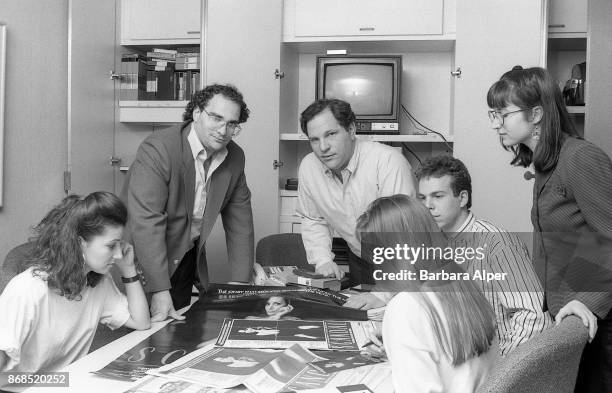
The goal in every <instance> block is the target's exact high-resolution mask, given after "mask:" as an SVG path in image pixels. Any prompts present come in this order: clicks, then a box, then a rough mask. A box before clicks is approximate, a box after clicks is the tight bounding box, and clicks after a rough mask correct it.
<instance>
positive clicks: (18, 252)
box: [0, 242, 35, 294]
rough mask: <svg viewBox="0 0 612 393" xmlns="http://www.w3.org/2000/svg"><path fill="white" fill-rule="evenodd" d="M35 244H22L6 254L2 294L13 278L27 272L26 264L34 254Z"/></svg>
mask: <svg viewBox="0 0 612 393" xmlns="http://www.w3.org/2000/svg"><path fill="white" fill-rule="evenodd" d="M34 244H35V243H34V242H28V243H23V244H20V245H18V246H17V247H15V248H13V249H11V251H9V253H8V254H6V258H4V262H3V263H2V268H1V269H0V294H1V293H2V291H4V287H6V285H7V284H8V282H9V281H11V279H12V278H13V277H15V276H16V275H18V274H19V273H21V272H22V271H24V270H25V268H24V266H25V265H24V262H25V260H26V259H27V258H28V257H29V256H30V254H31V253H32V251H33V249H34Z"/></svg>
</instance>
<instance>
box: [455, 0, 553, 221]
mask: <svg viewBox="0 0 612 393" xmlns="http://www.w3.org/2000/svg"><path fill="white" fill-rule="evenodd" d="M543 1H544V0H514V1H501V0H495V1H491V0H470V1H458V2H457V42H456V47H455V48H456V53H455V62H456V65H457V66H459V67H461V70H462V74H461V77H460V78H456V79H455V110H454V117H455V122H454V131H455V145H454V147H455V149H454V155H455V156H456V157H458V158H459V159H461V160H463V161H464V163H465V165H466V166H467V168H468V170H469V171H470V173H471V176H472V188H473V209H472V210H473V211H474V212H475V214H476V215H477V216H479V217H482V218H483V219H486V220H490V221H491V222H493V223H494V224H497V225H500V226H502V227H505V228H506V229H508V230H512V231H524V232H527V231H531V224H530V211H531V205H532V194H531V191H532V187H533V180H531V181H526V180H525V179H524V178H523V173H524V172H525V169H524V168H517V167H512V166H510V161H511V159H512V154H511V153H510V152H506V151H505V150H504V149H503V148H502V147H501V145H500V143H499V138H498V136H497V134H496V132H495V130H493V129H491V127H490V125H489V121H488V118H487V110H488V107H487V102H486V93H487V91H488V89H489V87H490V86H491V85H492V84H493V83H494V82H495V81H497V80H498V79H499V77H500V76H501V75H502V74H503V73H504V72H506V71H508V70H510V69H511V68H512V67H513V66H515V65H517V64H520V65H522V66H524V67H527V66H539V65H540V64H542V61H543V59H542V56H543V53H544V51H543V48H544V33H545V27H544V26H543V23H542V22H543V20H544V18H543V16H544V14H543V13H544V6H543ZM517 21H520V23H517Z"/></svg>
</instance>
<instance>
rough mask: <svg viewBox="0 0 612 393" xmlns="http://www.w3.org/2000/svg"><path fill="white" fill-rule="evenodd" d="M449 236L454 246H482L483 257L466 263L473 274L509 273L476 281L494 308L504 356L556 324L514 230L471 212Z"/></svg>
mask: <svg viewBox="0 0 612 393" xmlns="http://www.w3.org/2000/svg"><path fill="white" fill-rule="evenodd" d="M449 237H450V243H451V246H452V247H455V248H457V247H473V248H474V249H476V248H477V247H482V248H483V249H484V256H485V257H484V258H482V259H481V260H478V259H476V258H475V259H472V260H470V261H467V262H465V263H464V264H463V267H464V269H465V270H466V271H467V272H468V273H470V276H471V277H473V274H474V272H475V271H477V270H480V271H485V272H488V273H506V274H505V279H503V280H491V281H488V282H487V281H486V280H474V281H473V282H474V283H475V284H476V285H477V286H479V287H480V289H481V290H482V291H483V293H484V295H485V297H486V298H487V300H488V301H489V303H490V304H491V306H492V307H493V310H494V312H495V318H496V322H497V335H498V337H499V344H500V345H499V348H500V352H501V354H502V355H505V354H507V353H509V352H510V351H511V350H513V349H514V348H516V347H518V346H519V345H520V344H522V343H524V342H525V341H527V340H529V339H530V338H531V337H533V336H535V335H537V334H538V333H539V332H541V331H543V330H544V329H547V328H549V327H551V326H552V325H553V320H552V318H551V316H550V314H549V313H548V312H546V311H543V303H544V295H543V290H542V284H541V283H540V281H539V280H538V278H537V276H536V274H535V271H534V269H533V265H532V263H531V259H530V257H529V252H528V251H527V247H526V246H525V244H524V243H523V241H522V240H521V239H520V238H519V237H518V236H517V234H515V233H510V232H507V231H505V230H503V229H500V228H498V227H496V226H494V225H492V224H491V223H489V222H487V221H484V220H477V219H476V218H475V217H474V215H473V214H472V213H470V214H469V216H468V218H467V219H466V221H465V223H464V224H463V225H462V226H461V227H460V229H459V230H458V231H457V232H456V233H454V234H453V235H451V236H449Z"/></svg>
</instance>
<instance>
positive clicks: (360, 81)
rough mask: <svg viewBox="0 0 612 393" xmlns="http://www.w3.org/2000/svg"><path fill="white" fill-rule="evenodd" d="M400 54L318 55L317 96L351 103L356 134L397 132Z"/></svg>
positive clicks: (400, 71)
mask: <svg viewBox="0 0 612 393" xmlns="http://www.w3.org/2000/svg"><path fill="white" fill-rule="evenodd" d="M401 74H402V57H401V56H382V55H377V56H317V68H316V75H317V83H316V92H317V99H320V98H338V99H341V100H344V101H347V102H348V103H349V104H351V108H352V109H353V112H355V117H356V122H355V123H356V124H355V125H356V128H357V133H360V134H383V133H384V134H397V133H399V106H400V86H401V85H400V79H401Z"/></svg>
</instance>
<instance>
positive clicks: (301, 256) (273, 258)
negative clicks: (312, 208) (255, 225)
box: [255, 233, 314, 271]
mask: <svg viewBox="0 0 612 393" xmlns="http://www.w3.org/2000/svg"><path fill="white" fill-rule="evenodd" d="M255 262H257V263H259V264H260V265H261V266H297V267H300V268H303V269H308V270H313V271H314V269H313V267H312V265H309V264H308V260H307V259H306V250H305V249H304V243H303V242H302V235H300V234H299V233H279V234H276V235H269V236H266V237H264V238H262V239H261V240H260V241H259V242H257V247H256V248H255Z"/></svg>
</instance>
